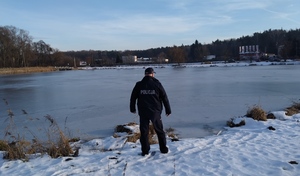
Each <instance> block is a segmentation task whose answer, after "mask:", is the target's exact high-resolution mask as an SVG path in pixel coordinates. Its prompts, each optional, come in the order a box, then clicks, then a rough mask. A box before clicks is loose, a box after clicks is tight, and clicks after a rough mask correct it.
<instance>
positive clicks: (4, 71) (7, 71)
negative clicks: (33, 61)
mask: <svg viewBox="0 0 300 176" xmlns="http://www.w3.org/2000/svg"><path fill="white" fill-rule="evenodd" d="M56 70H57V69H56V68H54V67H21V68H0V75H11V74H27V73H37V72H51V71H56Z"/></svg>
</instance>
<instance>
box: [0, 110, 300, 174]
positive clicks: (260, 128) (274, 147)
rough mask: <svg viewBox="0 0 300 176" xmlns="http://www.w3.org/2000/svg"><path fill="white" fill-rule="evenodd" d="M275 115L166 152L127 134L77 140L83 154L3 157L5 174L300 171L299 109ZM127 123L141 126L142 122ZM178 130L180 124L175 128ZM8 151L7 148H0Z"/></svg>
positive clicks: (184, 141)
mask: <svg viewBox="0 0 300 176" xmlns="http://www.w3.org/2000/svg"><path fill="white" fill-rule="evenodd" d="M272 113H273V114H274V115H275V117H276V119H269V120H268V121H255V120H253V119H252V118H246V117H240V118H235V119H234V120H233V122H234V123H235V124H238V123H240V122H241V121H242V120H244V121H245V126H241V127H235V128H229V127H226V128H224V130H222V131H219V132H218V133H217V134H215V135H213V136H208V137H205V138H185V139H179V141H176V142H171V140H170V139H169V138H168V140H167V145H168V147H169V153H167V154H161V153H160V151H159V146H158V144H154V145H151V149H150V152H151V153H153V155H148V156H144V157H143V156H140V155H138V153H139V152H140V151H141V145H140V143H139V141H137V142H136V143H132V142H126V135H124V134H123V135H122V134H121V133H120V134H119V136H120V137H119V138H113V137H112V136H110V137H107V138H103V139H92V140H90V141H79V142H76V143H73V144H72V147H73V148H80V149H79V155H78V157H59V158H56V159H52V158H50V157H49V156H48V155H40V154H36V155H31V156H29V161H28V162H23V161H21V160H15V161H7V160H4V159H3V158H2V157H1V158H0V175H10V176H19V175H32V176H39V175H44V176H66V175H78V176H81V175H82V176H86V175H89V176H94V175H95V176H96V175H110V176H120V175H123V176H128V175H130V176H140V175H144V176H148V175H149V176H153V175H180V176H191V175H203V176H205V175H210V176H211V175H213V176H224V175H241V176H253V175H272V176H282V175H284V176H298V175H299V173H300V150H299V143H300V122H299V121H300V114H295V115H293V116H286V115H285V111H273V112H272ZM128 128H130V129H132V130H133V131H136V129H137V128H138V126H131V127H129V126H128ZM175 130H176V129H175ZM0 154H3V151H0Z"/></svg>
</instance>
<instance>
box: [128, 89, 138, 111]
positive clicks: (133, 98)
mask: <svg viewBox="0 0 300 176" xmlns="http://www.w3.org/2000/svg"><path fill="white" fill-rule="evenodd" d="M137 98H138V89H137V84H136V85H135V86H134V88H133V90H132V92H131V96H130V105H129V106H130V112H132V113H136V108H135V104H136V99H137Z"/></svg>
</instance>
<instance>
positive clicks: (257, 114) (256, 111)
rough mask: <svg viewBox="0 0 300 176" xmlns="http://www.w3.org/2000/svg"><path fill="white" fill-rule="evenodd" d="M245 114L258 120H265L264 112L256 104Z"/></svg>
mask: <svg viewBox="0 0 300 176" xmlns="http://www.w3.org/2000/svg"><path fill="white" fill-rule="evenodd" d="M246 116H247V117H251V118H252V119H254V120H258V121H267V114H266V112H265V111H264V110H263V109H262V108H261V107H260V106H258V105H254V106H253V107H252V108H249V109H248V111H247V114H246Z"/></svg>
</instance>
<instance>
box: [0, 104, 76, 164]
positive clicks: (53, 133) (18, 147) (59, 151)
mask: <svg viewBox="0 0 300 176" xmlns="http://www.w3.org/2000/svg"><path fill="white" fill-rule="evenodd" d="M5 104H6V105H8V103H7V101H6V100H5ZM24 114H27V113H24ZM45 118H46V120H47V121H48V122H50V126H49V128H48V130H47V133H46V136H47V137H48V140H46V141H45V138H43V140H39V139H38V138H37V137H36V136H35V135H34V134H33V133H32V132H31V131H30V133H31V134H32V135H33V138H34V139H33V140H32V141H28V140H25V138H24V137H23V136H22V135H20V134H19V133H18V130H17V129H18V127H17V126H16V124H15V122H14V119H15V116H14V113H13V112H12V111H11V110H10V109H8V118H7V119H6V120H5V122H6V123H7V126H6V128H5V137H4V140H0V150H1V151H4V153H3V158H4V159H8V160H18V159H20V160H23V161H28V157H27V156H28V155H29V154H34V153H41V154H44V153H47V154H48V155H49V156H51V157H52V158H57V157H61V156H72V154H73V153H74V152H73V150H72V148H71V146H70V143H69V141H70V139H69V138H68V137H66V136H65V134H64V133H63V131H62V130H61V129H60V127H59V125H58V124H57V123H56V121H55V119H54V118H52V117H51V116H49V115H47V116H45ZM27 129H28V128H27ZM28 130H29V129H28Z"/></svg>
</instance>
